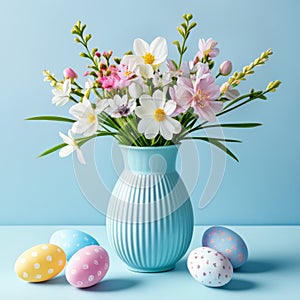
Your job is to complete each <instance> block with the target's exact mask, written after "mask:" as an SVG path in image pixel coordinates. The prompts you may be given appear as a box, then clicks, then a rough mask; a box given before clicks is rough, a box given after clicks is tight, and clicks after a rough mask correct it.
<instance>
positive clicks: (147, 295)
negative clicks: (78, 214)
mask: <svg viewBox="0 0 300 300" xmlns="http://www.w3.org/2000/svg"><path fill="white" fill-rule="evenodd" d="M228 227H229V228H231V229H233V230H235V231H236V232H238V233H239V234H240V235H241V236H242V237H243V238H244V239H245V241H246V243H247V245H248V249H249V259H248V261H247V263H246V264H245V265H244V266H243V267H242V268H241V269H240V270H238V271H236V272H235V273H234V275H233V279H232V280H231V282H230V283H229V284H227V285H226V286H224V287H222V288H208V287H205V286H202V285H201V284H200V283H198V282H196V281H195V280H194V279H193V278H192V277H191V276H190V274H189V272H188V270H187V268H186V257H187V255H188V253H189V252H190V251H191V250H192V249H194V248H197V247H199V246H200V240H201V237H202V234H203V231H204V230H205V229H206V228H207V227H204V226H197V227H195V231H194V236H193V241H192V243H191V246H190V249H189V250H188V252H187V255H186V256H185V257H184V258H183V259H182V260H181V261H180V262H179V263H178V264H177V266H176V268H175V269H174V270H173V271H170V272H165V273H150V274H145V273H134V272H131V271H129V270H128V269H127V268H126V266H125V265H124V264H123V263H122V262H121V261H120V260H119V259H118V258H117V257H116V255H115V253H114V252H113V251H112V249H111V247H110V245H109V242H108V240H107V236H106V231H105V227H103V226H98V227H97V226H0V240H1V243H0V245H1V246H0V299H1V300H2V299H5V300H6V299H24V300H27V299H30V300H35V299H36V300H48V299H56V300H60V299H64V300H65V299H67V300H69V299H75V300H86V299H90V300H92V299H105V300H109V299H122V300H127V299H143V300H147V299H151V300H153V299H156V300H158V299H222V300H226V299H230V300H234V299H239V300H240V299H243V300H247V299H252V300H253V299H254V300H259V299H264V300H266V299H272V300H276V299H281V300H282V299H299V294H300V226H228ZM67 228H76V229H79V230H82V231H85V232H87V233H89V234H91V235H92V236H94V237H95V238H96V239H97V240H98V241H99V242H100V244H101V246H103V247H104V248H105V249H106V250H107V251H108V253H109V255H110V261H111V266H110V269H109V271H108V274H107V275H106V277H105V278H104V279H103V280H102V281H101V282H100V283H98V284H97V285H95V286H93V287H90V288H87V289H77V288H75V287H72V286H71V285H69V284H68V282H67V281H66V279H65V276H64V272H62V273H61V274H60V275H58V276H57V277H55V278H54V279H52V280H50V281H47V282H44V283H27V282H25V281H22V280H21V279H19V278H18V277H17V275H16V274H15V273H14V264H15V260H16V259H17V258H18V256H19V255H20V254H21V253H22V252H23V251H25V250H26V249H28V248H31V247H33V246H35V245H37V244H41V243H48V240H49V237H50V235H51V234H52V233H53V232H54V231H56V230H59V229H67Z"/></svg>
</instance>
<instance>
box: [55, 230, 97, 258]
mask: <svg viewBox="0 0 300 300" xmlns="http://www.w3.org/2000/svg"><path fill="white" fill-rule="evenodd" d="M50 244H54V245H57V246H59V247H61V248H62V249H63V250H64V251H65V253H66V255H67V260H69V259H70V258H71V257H72V256H73V254H75V253H76V252H77V251H78V250H80V249H82V248H84V247H86V246H91V245H97V246H99V243H98V242H97V240H95V239H94V238H93V237H92V236H90V235H89V234H87V233H85V232H83V231H80V230H76V229H63V230H58V231H55V232H54V233H53V234H52V235H51V237H50Z"/></svg>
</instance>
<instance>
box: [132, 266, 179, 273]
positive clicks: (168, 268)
mask: <svg viewBox="0 0 300 300" xmlns="http://www.w3.org/2000/svg"><path fill="white" fill-rule="evenodd" d="M174 268H175V265H169V266H166V267H161V268H133V267H128V269H129V270H130V271H132V272H137V273H161V272H168V271H172V270H173V269H174Z"/></svg>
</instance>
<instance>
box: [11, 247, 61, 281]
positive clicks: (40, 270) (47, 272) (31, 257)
mask: <svg viewBox="0 0 300 300" xmlns="http://www.w3.org/2000/svg"><path fill="white" fill-rule="evenodd" d="M65 265H66V254H65V252H64V251H63V250H62V249H61V248H60V247H58V246H56V245H52V244H40V245H37V246H34V247H32V248H30V249H28V250H26V251H25V252H23V253H22V254H21V255H20V256H19V258H18V259H17V260H16V263H15V271H16V273H17V275H18V276H19V277H20V278H21V279H23V280H25V281H28V282H42V281H46V280H49V279H51V278H53V277H55V276H56V275H57V274H59V273H60V272H61V271H62V270H63V269H64V267H65Z"/></svg>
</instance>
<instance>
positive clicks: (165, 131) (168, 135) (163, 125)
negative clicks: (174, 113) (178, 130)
mask: <svg viewBox="0 0 300 300" xmlns="http://www.w3.org/2000/svg"><path fill="white" fill-rule="evenodd" d="M159 125H160V127H159V132H160V134H161V135H162V137H163V138H164V139H165V140H167V141H170V140H171V139H172V137H173V133H172V131H171V130H172V129H173V128H172V127H171V130H170V128H169V126H168V123H167V122H160V124H159Z"/></svg>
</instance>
